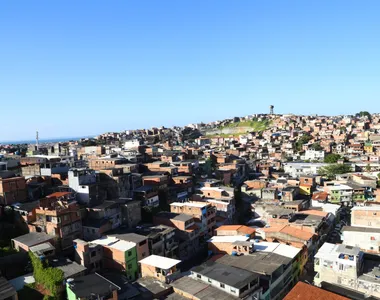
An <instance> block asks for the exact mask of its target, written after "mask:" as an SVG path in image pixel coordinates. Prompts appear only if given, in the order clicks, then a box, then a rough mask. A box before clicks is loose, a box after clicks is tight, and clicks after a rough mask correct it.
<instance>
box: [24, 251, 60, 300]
mask: <svg viewBox="0 0 380 300" xmlns="http://www.w3.org/2000/svg"><path fill="white" fill-rule="evenodd" d="M29 257H30V260H31V261H32V265H33V275H34V279H35V280H36V282H37V283H38V284H40V285H42V286H44V288H45V289H48V290H49V291H50V293H51V294H52V296H54V297H56V296H58V294H59V293H60V289H61V287H62V283H63V279H64V274H63V272H62V270H60V269H57V268H52V267H49V266H48V265H47V264H46V263H44V262H43V261H41V259H40V258H38V257H36V256H35V255H34V254H33V253H31V252H29ZM44 299H45V298H44ZM47 299H48V298H47ZM49 299H50V298H49ZM52 299H55V298H52Z"/></svg>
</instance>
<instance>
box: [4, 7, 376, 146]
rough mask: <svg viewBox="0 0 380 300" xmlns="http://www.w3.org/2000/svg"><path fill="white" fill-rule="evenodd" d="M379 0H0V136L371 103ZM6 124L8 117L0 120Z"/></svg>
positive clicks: (344, 109)
mask: <svg viewBox="0 0 380 300" xmlns="http://www.w3.org/2000/svg"><path fill="white" fill-rule="evenodd" d="M379 11H380V1H350V0H344V1H338V0H335V1H331V0H326V1H322V0H320V1H304V0H302V1H292V0H289V1H283V0H282V1H264V0H261V1H254V0H249V1H232V0H231V1H222V0H217V1H211V0H207V1H205V0H201V1H195V0H193V1H186V0H181V1H178V0H175V1H165V0H162V1H156V0H155V1H144V0H140V1H124V0H123V1H116V0H114V1H95V0H91V1H85V0H81V1H69V0H65V1H0V112H1V121H2V124H3V126H2V128H1V130H0V140H21V139H30V138H34V134H35V133H34V132H35V130H36V129H38V130H39V131H40V136H41V138H50V137H69V136H82V135H91V134H98V133H102V132H106V131H120V130H125V129H132V128H142V127H151V126H161V125H164V126H172V125H185V124H188V123H193V122H200V121H204V122H207V121H213V120H217V119H223V118H228V117H233V116H243V115H247V114H252V113H259V112H266V111H268V106H269V105H270V104H273V105H274V106H275V111H276V112H278V113H288V112H293V113H300V114H313V113H317V114H330V115H331V114H343V113H355V112H357V111H360V110H368V111H371V112H380V102H379V98H380V90H379V89H380V88H379V87H380V84H379V82H380V80H379V79H380V78H379V77H380V57H379V56H380V38H379V37H380V18H379V17H378V12H379ZM4 124H6V125H4Z"/></svg>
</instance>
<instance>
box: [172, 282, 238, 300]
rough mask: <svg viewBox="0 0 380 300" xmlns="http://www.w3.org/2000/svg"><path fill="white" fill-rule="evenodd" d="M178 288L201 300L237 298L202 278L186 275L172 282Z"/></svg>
mask: <svg viewBox="0 0 380 300" xmlns="http://www.w3.org/2000/svg"><path fill="white" fill-rule="evenodd" d="M171 285H172V286H173V287H174V288H175V289H176V290H179V291H181V292H184V293H186V294H189V295H193V296H194V297H195V298H196V299H200V300H203V299H205V300H235V299H236V297H233V296H231V295H229V294H227V293H225V292H223V291H221V290H218V289H217V288H214V287H212V286H210V285H209V284H206V283H204V282H202V281H200V280H196V279H193V278H191V277H188V276H185V277H182V278H179V279H177V280H176V281H174V282H173V283H172V284H171Z"/></svg>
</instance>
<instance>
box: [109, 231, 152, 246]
mask: <svg viewBox="0 0 380 300" xmlns="http://www.w3.org/2000/svg"><path fill="white" fill-rule="evenodd" d="M109 237H116V238H117V239H119V240H123V241H127V242H132V243H136V244H138V243H141V242H143V241H145V240H146V239H147V238H146V236H143V235H140V234H137V233H123V234H112V235H109Z"/></svg>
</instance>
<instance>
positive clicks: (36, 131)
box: [36, 130, 38, 150]
mask: <svg viewBox="0 0 380 300" xmlns="http://www.w3.org/2000/svg"><path fill="white" fill-rule="evenodd" d="M36 148H37V150H38V130H37V131H36Z"/></svg>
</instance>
